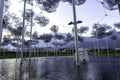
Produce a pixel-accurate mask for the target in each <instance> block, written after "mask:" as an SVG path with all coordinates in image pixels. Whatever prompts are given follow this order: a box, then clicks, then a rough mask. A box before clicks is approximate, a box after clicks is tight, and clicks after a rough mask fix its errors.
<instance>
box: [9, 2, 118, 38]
mask: <svg viewBox="0 0 120 80" xmlns="http://www.w3.org/2000/svg"><path fill="white" fill-rule="evenodd" d="M18 1H19V0H11V7H10V11H11V12H13V13H15V14H17V15H18V16H20V15H21V13H20V12H19V11H23V4H19V2H18ZM34 5H36V4H35V3H34ZM27 8H30V6H29V5H27ZM33 10H34V11H35V12H36V13H37V14H40V12H41V10H40V9H39V8H38V7H34V8H33ZM105 12H106V13H107V14H108V16H106V17H105ZM76 13H77V14H76V15H77V20H82V21H83V23H81V24H78V27H80V26H88V27H89V28H90V30H89V32H88V33H87V34H84V35H85V36H89V35H90V32H91V28H92V25H93V24H94V23H97V22H99V23H101V24H102V23H106V24H108V25H111V26H113V24H114V23H116V22H120V17H119V14H118V10H114V11H108V10H105V11H104V8H103V6H102V5H101V4H100V3H99V2H97V1H96V0H87V1H86V2H85V3H84V4H83V5H80V6H77V7H76ZM42 15H44V16H46V17H47V18H49V20H50V23H49V24H48V25H47V26H46V27H40V26H39V25H36V26H34V30H36V31H39V32H40V34H42V33H50V32H51V31H50V30H49V29H50V27H51V26H52V25H53V24H55V25H57V26H59V32H63V33H67V32H71V29H72V27H73V25H71V26H68V23H69V22H70V21H73V12H72V6H70V5H69V3H67V2H65V3H63V2H60V4H59V7H58V8H57V11H56V12H53V13H47V12H45V11H42ZM103 17H104V18H103Z"/></svg>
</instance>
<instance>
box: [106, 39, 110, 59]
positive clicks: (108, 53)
mask: <svg viewBox="0 0 120 80" xmlns="http://www.w3.org/2000/svg"><path fill="white" fill-rule="evenodd" d="M106 48H107V56H108V59H109V57H110V54H109V50H108V39H107V38H106Z"/></svg>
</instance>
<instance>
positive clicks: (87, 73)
mask: <svg viewBox="0 0 120 80" xmlns="http://www.w3.org/2000/svg"><path fill="white" fill-rule="evenodd" d="M0 80H120V61H119V59H117V60H116V59H111V60H107V59H106V60H105V59H102V60H99V59H98V60H94V58H90V62H89V63H87V64H81V65H80V66H79V67H76V66H75V61H74V57H71V56H67V57H65V56H62V57H40V58H31V59H27V58H24V59H23V60H21V59H1V60H0Z"/></svg>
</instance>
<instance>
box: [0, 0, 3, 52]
mask: <svg viewBox="0 0 120 80" xmlns="http://www.w3.org/2000/svg"><path fill="white" fill-rule="evenodd" d="M3 9H4V0H0V51H1V40H2V31H3V26H2V24H3Z"/></svg>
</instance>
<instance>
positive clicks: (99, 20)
mask: <svg viewBox="0 0 120 80" xmlns="http://www.w3.org/2000/svg"><path fill="white" fill-rule="evenodd" d="M105 17H107V15H106V14H105V15H104V16H103V17H102V18H101V19H100V20H98V22H97V23H99V22H101V21H102V20H103V19H104V18H105Z"/></svg>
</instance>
